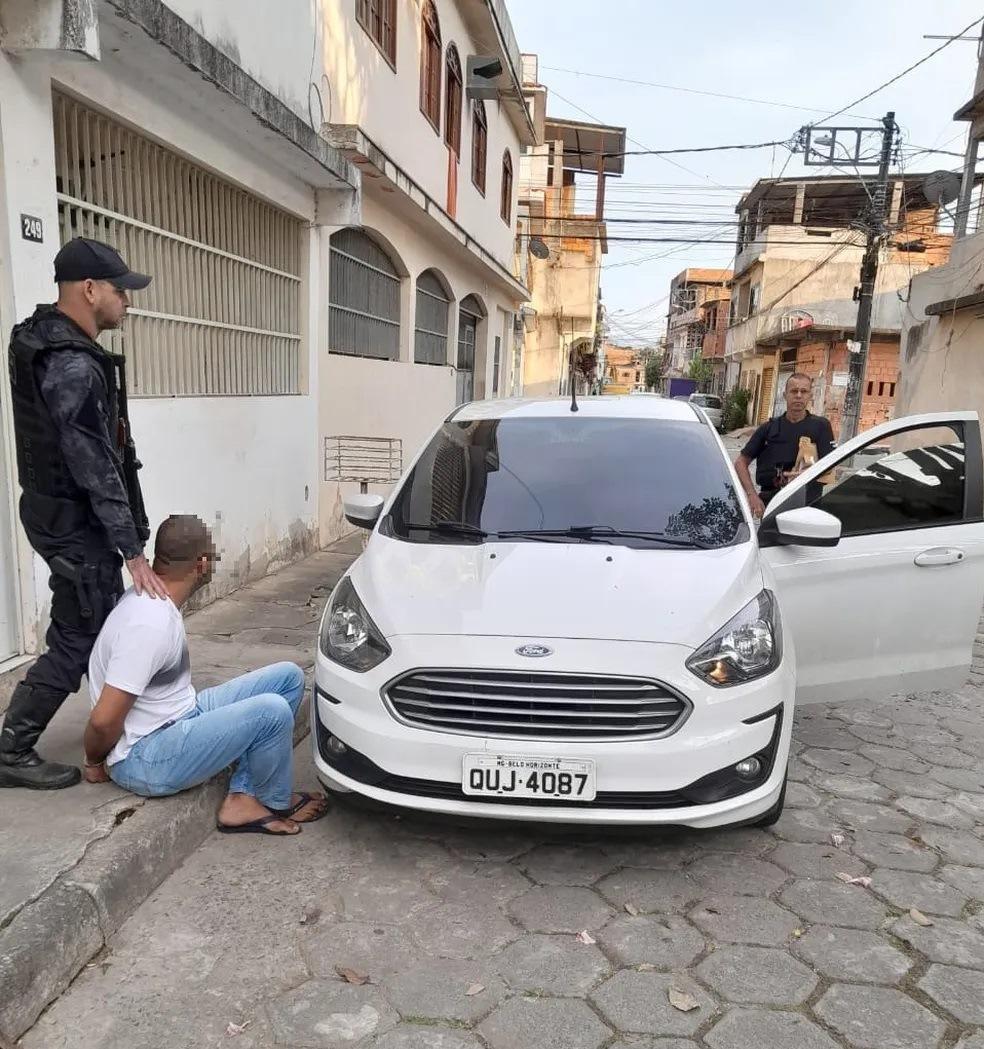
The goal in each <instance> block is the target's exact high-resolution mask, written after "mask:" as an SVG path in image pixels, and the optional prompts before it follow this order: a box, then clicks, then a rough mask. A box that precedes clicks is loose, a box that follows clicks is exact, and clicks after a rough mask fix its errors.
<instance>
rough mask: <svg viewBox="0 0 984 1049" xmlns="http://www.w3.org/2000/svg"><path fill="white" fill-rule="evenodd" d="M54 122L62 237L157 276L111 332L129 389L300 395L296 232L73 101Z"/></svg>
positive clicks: (57, 101) (290, 220) (168, 393)
mask: <svg viewBox="0 0 984 1049" xmlns="http://www.w3.org/2000/svg"><path fill="white" fill-rule="evenodd" d="M54 117H55V158H56V172H57V194H58V212H59V221H60V225H61V238H62V242H63V243H64V242H65V241H67V240H70V239H71V238H72V237H76V236H82V237H93V238H95V239H97V240H103V241H106V242H108V243H110V244H112V245H113V246H114V247H115V248H117V250H119V251H120V252H121V253H122V255H123V257H124V258H125V259H126V261H127V263H128V264H129V265H130V267H131V268H132V269H135V270H138V271H140V272H143V273H149V274H151V275H152V276H153V278H154V279H153V281H152V282H151V284H150V286H149V287H148V288H147V289H146V290H144V291H140V292H136V293H135V294H134V296H133V301H134V303H135V305H134V306H133V307H132V308H131V309H130V311H129V312H130V316H129V319H128V320H127V322H126V324H125V325H124V327H123V329H122V330H121V331H119V332H115V333H113V334H112V336H111V344H112V349H113V350H114V351H115V352H117V353H125V354H126V357H127V360H128V363H129V369H128V376H127V379H128V383H129V387H130V393H131V394H132V395H134V396H138V397H139V396H144V397H175V396H176V397H189V396H191V397H193V396H223V395H233V396H241V395H264V394H265V395H272V394H297V393H300V392H301V356H300V355H301V336H300V327H301V324H300V317H301V276H300V272H301V238H302V231H303V227H302V224H301V223H300V222H299V221H298V220H297V219H295V218H294V217H293V216H291V215H288V214H287V213H286V212H284V211H281V210H280V209H279V208H275V207H272V206H271V205H269V204H267V203H265V202H264V201H262V200H260V199H259V198H258V197H255V196H253V195H252V194H250V193H247V192H245V191H244V190H242V189H239V188H238V187H236V186H234V185H232V184H231V183H229V182H226V181H224V180H223V179H221V178H218V177H217V176H216V175H213V174H212V173H211V172H209V171H206V170H205V169H204V168H201V167H198V166H197V165H196V164H193V163H191V162H190V161H188V160H185V159H184V158H183V157H181V156H179V155H178V154H176V153H173V152H171V151H170V150H168V149H166V148H164V147H163V146H160V145H158V144H157V143H156V142H153V141H152V140H151V139H149V138H147V137H145V136H144V135H141V134H138V133H137V132H135V131H131V130H130V129H129V128H126V127H124V126H123V125H121V124H118V123H116V122H115V121H113V120H111V119H110V118H109V117H106V116H105V115H103V114H102V113H98V112H96V111H94V110H92V109H89V108H88V107H86V106H84V105H82V104H81V103H79V102H77V101H75V100H74V99H72V98H68V97H67V96H64V95H60V94H55V96H54Z"/></svg>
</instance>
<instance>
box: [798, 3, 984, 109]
mask: <svg viewBox="0 0 984 1049" xmlns="http://www.w3.org/2000/svg"><path fill="white" fill-rule="evenodd" d="M982 22H984V15H981V16H980V17H979V18H975V19H974V21H973V22H971V23H970V25H967V26H964V28H963V29H961V30H960V32H959V33H957V35H956V36H952V37H950V38H949V39H948V40H944V41H943V43H942V44H940V46H939V47H934V48H933V50H932V51H930V52H929V54H926V55H923V57H922V58H920V59H919V60H918V61H917V62H913V63H912V65H911V66H906V68H905V69H903V70H902V72H901V73H896V74H895V76H893V77H892V78H891V79H890V80H886V81H885V83H884V84H879V85H878V87H876V88H874V89H873V90H871V91H869V92H868V93H867V94H864V95H862V96H861V97H860V98H856V99H855V100H854V101H853V102H848V103H847V105H846V106H843V107H842V108H841V109H836V110H834V112H833V113H828V114H827V115H826V116H825V117H821V118H820V120H817V121H814V122H813V123H812V124H810V125H809V126H810V127H816V125H817V124H824V123H826V122H827V121H828V120H833V119H834V117H839V116H842V115H843V114H844V113H846V112H847V111H848V110H849V109H853V108H854V107H855V106H859V105H860V104H861V103H862V102H867V101H868V99H869V98H871V97H872V96H874V95H877V94H878V93H879V91H884V90H885V88H886V87H890V86H891V85H892V84H894V83H895V82H896V81H898V80H901V79H902V77H904V76H908V74H909V73H911V72H912V71H913V70H914V69H918V68H919V67H920V66H921V65H922V64H923V63H924V62H928V61H929V60H930V59H931V58H933V57H934V56H935V55H938V54H939V53H940V52H941V51H942V50H944V48H947V47H949V46H950V45H951V44H952V43H953V41H954V40H957V39H959V38H960V37H961V36H963V35H964V33H966V32H967V31H968V30H970V29H973V28H974V26H978V25H980V24H981V23H982Z"/></svg>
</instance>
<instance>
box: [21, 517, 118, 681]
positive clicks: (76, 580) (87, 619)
mask: <svg viewBox="0 0 984 1049" xmlns="http://www.w3.org/2000/svg"><path fill="white" fill-rule="evenodd" d="M29 538H30V537H29ZM32 545H33V544H32ZM45 560H46V562H47V564H48V568H49V569H51V577H50V579H49V580H48V585H49V586H50V587H51V625H50V626H49V627H48V633H47V634H46V635H45V640H46V642H47V651H46V652H45V653H44V654H43V655H41V656H40V657H38V660H37V662H36V663H35V664H34V666H32V667H31V669H30V670H29V671H28V672H27V674H26V675H25V677H24V681H25V683H26V684H28V685H31V686H32V687H34V688H40V689H43V690H44V691H45V692H47V693H49V694H50V693H53V692H58V693H61V695H62V699H63V700H64V698H65V697H66V696H68V695H69V694H70V693H72V692H77V691H78V689H79V686H80V685H81V684H82V678H83V676H84V675H85V673H86V669H87V667H88V665H89V656H90V654H91V653H92V646H93V645H94V644H95V640H96V635H97V634H98V633H99V631H100V630H101V629H102V625H103V623H105V622H106V617H107V616H108V615H109V613H110V612H112V610H113V608H114V606H115V605H116V602H117V601H118V600H119V599H120V596H121V595H122V593H123V576H122V573H121V571H120V569H121V567H122V565H123V559H122V558H121V557H120V556H119V554H117V553H115V552H114V551H112V550H108V549H105V548H101V549H89V550H81V551H78V552H77V553H75V552H73V553H71V554H60V555H54V556H51V557H48V558H45Z"/></svg>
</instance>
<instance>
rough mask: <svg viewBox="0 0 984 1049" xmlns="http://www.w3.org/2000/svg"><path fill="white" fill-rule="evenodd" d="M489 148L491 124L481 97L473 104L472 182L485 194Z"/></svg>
mask: <svg viewBox="0 0 984 1049" xmlns="http://www.w3.org/2000/svg"><path fill="white" fill-rule="evenodd" d="M488 150H489V125H488V120H487V119H486V116H485V103H484V102H482V101H481V100H480V99H477V100H476V101H475V104H474V105H473V106H472V182H474V183H475V188H476V189H477V190H478V192H479V193H481V194H482V196H483V197H484V196H485V165H486V157H487V155H488Z"/></svg>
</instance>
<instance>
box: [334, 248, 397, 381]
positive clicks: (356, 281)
mask: <svg viewBox="0 0 984 1049" xmlns="http://www.w3.org/2000/svg"><path fill="white" fill-rule="evenodd" d="M330 259H331V261H330V273H329V278H328V279H329V285H328V305H329V311H328V349H329V350H330V351H331V352H332V353H347V354H349V355H351V356H354V357H379V358H382V359H383V360H390V361H395V360H397V359H399V356H400V275H399V272H398V271H397V268H396V266H395V265H394V264H393V261H392V259H390V257H389V255H387V254H386V252H385V251H383V249H382V248H381V247H380V246H379V245H378V244H377V243H376V242H375V241H374V240H373V239H372V238H371V237H370V236H369V235H368V234H366V233H363V231H362V230H360V229H342V230H339V231H338V232H337V233H333V234H332V237H331V251H330Z"/></svg>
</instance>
